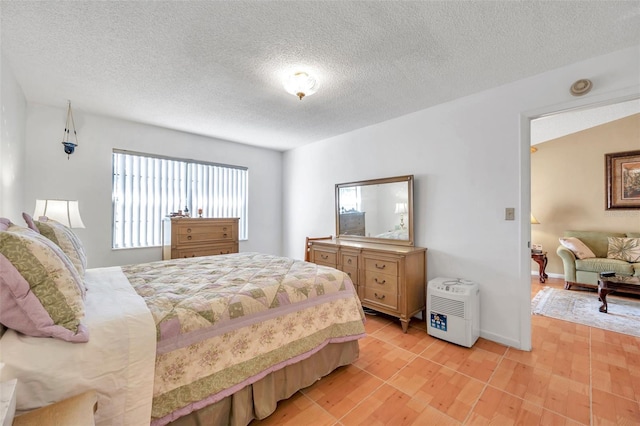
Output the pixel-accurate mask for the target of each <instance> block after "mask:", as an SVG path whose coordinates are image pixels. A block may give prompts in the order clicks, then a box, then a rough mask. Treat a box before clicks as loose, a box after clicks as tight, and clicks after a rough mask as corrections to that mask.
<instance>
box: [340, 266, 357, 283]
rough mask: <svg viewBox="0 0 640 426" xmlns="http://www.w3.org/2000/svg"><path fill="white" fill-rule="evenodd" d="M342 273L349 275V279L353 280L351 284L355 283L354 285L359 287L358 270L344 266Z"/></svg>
mask: <svg viewBox="0 0 640 426" xmlns="http://www.w3.org/2000/svg"><path fill="white" fill-rule="evenodd" d="M342 272H344V273H345V274H347V275H349V278H351V282H353V284H354V285H358V269H356V268H351V267H344V266H343V267H342Z"/></svg>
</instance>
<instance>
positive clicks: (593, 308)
mask: <svg viewBox="0 0 640 426" xmlns="http://www.w3.org/2000/svg"><path fill="white" fill-rule="evenodd" d="M607 304H608V305H609V313H606V314H605V313H602V312H600V311H599V310H598V308H600V305H602V303H601V302H600V301H599V300H598V294H597V293H595V292H586V291H585V292H582V291H571V290H560V289H556V288H552V287H546V288H544V289H542V290H540V291H539V292H538V294H536V296H535V297H534V298H533V300H532V301H531V313H532V314H535V315H543V316H546V317H551V318H557V319H561V320H564V321H570V322H575V323H578V324H584V325H588V326H590V327H597V328H603V329H605V330H610V331H615V332H618V333H624V334H631V335H633V336H638V337H640V302H636V301H633V300H628V299H621V298H619V297H615V296H612V295H608V296H607Z"/></svg>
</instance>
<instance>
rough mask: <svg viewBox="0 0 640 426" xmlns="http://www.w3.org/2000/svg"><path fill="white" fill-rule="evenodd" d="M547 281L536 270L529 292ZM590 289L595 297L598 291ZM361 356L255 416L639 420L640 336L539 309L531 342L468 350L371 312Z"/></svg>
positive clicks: (273, 420) (389, 421)
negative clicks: (523, 347) (526, 346)
mask: <svg viewBox="0 0 640 426" xmlns="http://www.w3.org/2000/svg"><path fill="white" fill-rule="evenodd" d="M545 285H549V286H553V287H562V285H563V281H562V280H560V279H553V278H551V279H549V280H548V281H547V283H546V284H540V283H538V281H537V278H535V279H532V297H533V296H534V295H535V294H536V293H537V292H538V290H540V289H541V288H543V287H544V286H545ZM594 297H597V296H596V295H595V294H594ZM367 318H368V321H367V323H366V329H367V334H368V335H367V337H366V338H365V339H363V340H361V341H360V358H359V359H358V360H357V361H356V362H355V363H354V364H352V365H349V366H346V367H341V368H339V369H337V370H336V371H334V372H333V373H331V374H330V375H328V376H327V377H325V378H323V379H322V380H320V381H318V382H316V383H315V384H314V385H312V386H310V387H308V388H306V389H303V390H301V391H299V392H297V393H296V394H295V395H294V396H292V397H291V398H290V399H288V400H286V401H281V402H280V403H279V404H278V409H277V410H276V412H275V413H273V414H272V415H271V416H269V417H268V418H267V419H265V420H262V421H254V422H252V423H251V425H252V426H258V425H292V426H293V425H295V426H297V425H344V426H347V425H367V426H369V425H438V426H439V425H461V424H464V425H484V424H494V425H511V424H520V425H537V424H545V425H639V424H640V338H638V337H633V336H628V335H624V334H618V333H613V332H609V331H605V330H601V329H598V328H593V327H588V326H584V325H580V324H574V323H570V322H566V321H560V320H556V319H553V318H547V317H542V316H533V318H532V323H533V324H532V326H533V331H532V335H533V342H532V343H533V350H532V351H531V352H523V351H519V350H516V349H513V348H508V347H505V346H501V345H499V344H496V343H493V342H490V341H487V340H484V339H482V338H481V339H479V340H478V342H477V343H476V344H475V345H474V346H473V348H471V349H467V348H463V347H460V346H456V345H453V344H450V343H446V342H443V341H441V340H438V339H435V338H433V337H431V336H429V335H428V334H427V333H426V326H425V324H424V323H421V322H419V321H412V322H411V326H410V328H409V332H408V333H407V334H403V333H402V329H401V327H400V325H399V323H398V322H395V321H393V319H389V318H386V317H383V316H367Z"/></svg>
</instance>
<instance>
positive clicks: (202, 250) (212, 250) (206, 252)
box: [171, 243, 238, 259]
mask: <svg viewBox="0 0 640 426" xmlns="http://www.w3.org/2000/svg"><path fill="white" fill-rule="evenodd" d="M230 253H238V244H237V243H233V244H210V245H207V246H194V247H183V248H180V249H174V250H172V251H171V258H172V259H180V258H185V257H198V256H214V255H218V254H230Z"/></svg>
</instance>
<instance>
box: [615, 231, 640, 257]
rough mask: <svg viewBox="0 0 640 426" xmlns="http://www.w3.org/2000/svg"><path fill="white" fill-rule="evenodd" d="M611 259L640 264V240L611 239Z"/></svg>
mask: <svg viewBox="0 0 640 426" xmlns="http://www.w3.org/2000/svg"><path fill="white" fill-rule="evenodd" d="M607 257H608V258H609V259H619V260H624V261H625V262H640V238H618V237H609V250H608V252H607Z"/></svg>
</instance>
